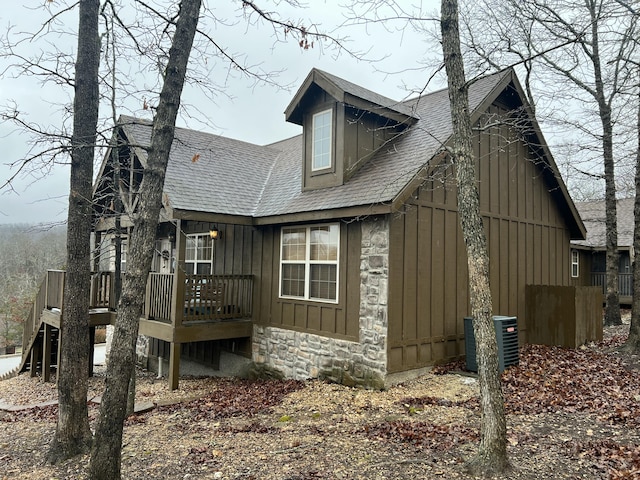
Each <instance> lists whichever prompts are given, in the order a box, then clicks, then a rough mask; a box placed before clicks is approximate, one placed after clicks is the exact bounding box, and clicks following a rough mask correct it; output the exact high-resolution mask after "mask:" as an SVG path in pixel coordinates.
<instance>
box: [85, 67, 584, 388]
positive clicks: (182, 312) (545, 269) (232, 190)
mask: <svg viewBox="0 0 640 480" xmlns="http://www.w3.org/2000/svg"><path fill="white" fill-rule="evenodd" d="M469 100H470V108H471V112H472V120H473V124H474V126H475V131H476V134H475V138H474V142H473V144H474V148H475V151H474V154H475V157H476V159H477V162H478V171H477V173H478V185H479V193H480V208H481V211H482V214H483V217H484V222H485V230H486V233H487V239H488V247H489V254H490V262H491V264H490V275H491V288H492V292H493V299H494V303H493V304H494V312H495V313H496V314H500V315H511V316H517V317H518V329H519V334H520V338H521V340H522V341H524V340H525V339H526V335H527V325H528V322H529V319H528V318H527V312H526V310H525V303H526V302H525V286H527V285H550V286H555V285H558V286H570V285H571V258H570V252H571V249H570V241H571V240H584V238H585V229H584V225H583V224H582V221H581V220H580V217H579V215H578V213H577V211H576V208H575V206H574V204H573V202H572V201H571V199H570V197H569V195H568V193H567V189H566V187H565V185H564V183H563V182H562V180H561V177H560V174H559V173H558V169H557V167H556V164H555V162H554V160H553V158H552V156H551V154H550V152H549V151H548V149H547V147H546V143H545V141H544V139H543V138H542V134H541V132H540V130H539V127H538V125H537V123H536V121H535V119H534V118H532V117H531V114H530V110H529V108H528V107H527V103H526V100H525V96H524V93H523V91H522V88H521V86H520V84H519V83H518V80H517V78H516V76H515V74H514V73H513V72H512V71H511V70H507V71H505V72H501V73H499V74H495V75H490V76H487V77H484V78H480V79H477V80H476V81H474V82H472V83H471V85H470V90H469ZM247 114H249V113H247ZM285 116H286V120H287V121H289V122H293V123H295V124H297V125H300V126H301V127H302V134H301V135H299V136H296V137H293V138H290V139H287V140H283V141H281V142H278V143H274V144H271V145H267V146H258V145H253V144H249V143H245V142H241V141H237V140H232V139H229V138H224V137H220V136H216V135H211V134H207V133H202V132H196V131H191V130H186V129H181V128H178V129H176V136H175V140H174V142H173V147H172V151H171V157H170V161H169V166H168V168H167V173H166V182H165V187H164V197H163V210H162V214H161V218H160V222H161V223H160V225H159V227H158V235H157V241H156V244H155V245H153V246H150V247H152V248H154V249H155V251H156V258H155V261H154V271H155V273H152V274H151V276H150V278H149V282H148V289H147V291H148V295H147V299H146V305H145V311H144V314H143V318H142V319H141V323H140V333H141V334H142V335H144V336H145V337H143V338H146V339H147V340H148V343H146V344H144V345H143V347H144V349H143V353H145V352H146V353H150V354H151V355H154V356H162V357H164V358H167V357H168V358H170V371H169V376H170V383H171V385H172V386H174V387H175V386H176V385H177V382H178V371H179V359H180V354H181V352H182V354H183V355H186V356H189V357H191V358H195V359H198V360H200V361H203V362H207V363H212V364H214V365H216V364H217V362H218V360H219V355H220V351H221V350H228V351H233V352H235V353H239V354H242V355H245V356H247V357H250V358H251V359H252V360H253V361H254V362H255V363H256V364H257V365H263V366H265V367H268V368H271V369H276V370H279V371H280V372H281V373H282V374H284V375H285V376H287V377H292V378H300V379H302V378H309V377H328V378H331V379H334V380H336V381H340V382H344V383H347V384H367V385H374V386H380V385H382V383H384V382H385V381H387V380H388V376H389V374H393V373H397V372H405V371H409V370H413V369H419V368H421V367H427V366H430V365H433V364H435V363H439V362H444V361H447V360H450V359H454V358H459V357H461V356H463V355H464V353H465V347H464V322H463V319H464V317H465V316H468V315H469V313H470V311H469V294H468V282H467V260H466V251H465V246H464V242H463V239H462V234H461V231H460V227H459V225H458V213H457V205H456V187H455V178H454V176H453V167H452V165H451V162H450V158H449V155H448V153H447V152H448V151H447V148H448V147H449V146H450V144H451V137H452V126H451V119H450V110H449V97H448V92H447V91H446V90H442V91H438V92H435V93H432V94H429V95H425V96H423V97H420V98H416V99H413V100H409V101H406V102H395V101H393V100H391V99H388V98H385V97H382V96H380V95H378V94H376V93H374V92H371V91H369V90H366V89H364V88H362V87H360V86H358V85H355V84H353V83H350V82H347V81H345V80H343V79H340V78H338V77H335V76H333V75H330V74H328V73H325V72H322V71H320V70H315V69H314V70H312V71H311V73H310V74H309V76H308V77H307V78H306V80H305V81H304V83H303V84H302V86H301V87H300V89H299V90H298V92H297V93H296V95H295V96H294V98H293V100H292V102H291V104H290V105H289V106H288V107H287V109H286V111H285ZM150 134H151V124H150V123H149V122H147V121H143V120H137V119H134V118H130V117H121V119H120V122H119V125H118V127H117V128H116V129H115V132H114V138H113V145H114V147H113V149H112V151H111V152H109V153H108V154H107V155H106V156H105V160H104V162H103V165H102V167H101V169H100V174H99V177H98V181H97V183H96V187H95V200H96V204H97V206H96V223H95V242H96V244H95V245H96V248H95V251H96V252H102V253H103V254H108V252H109V251H110V249H111V250H112V246H111V245H112V241H111V240H112V238H113V229H114V226H115V217H116V216H117V215H120V213H119V212H116V211H114V206H115V203H114V202H113V192H114V184H115V185H118V189H119V190H120V191H121V192H124V194H125V200H126V202H127V208H130V209H135V205H136V199H137V195H138V194H139V192H138V188H139V185H140V181H141V178H142V175H141V173H142V169H143V168H144V165H145V164H146V151H145V149H144V146H146V145H148V144H149V141H150ZM116 151H117V153H118V155H113V154H112V152H116ZM116 158H117V159H118V162H119V166H118V165H116V163H115V161H114V159H116ZM142 193H143V192H142ZM121 219H122V224H123V225H124V226H125V227H128V226H129V225H130V222H129V220H128V218H127V216H126V215H121ZM102 264H103V265H104V264H111V265H112V264H113V261H112V260H109V261H103V263H102ZM100 265H101V261H100V259H99V258H98V259H96V264H95V269H96V271H97V270H99V267H100ZM112 283H113V279H112V274H109V273H97V274H96V275H95V276H94V282H93V292H94V297H93V298H94V300H93V301H92V307H108V308H109V309H110V310H111V311H113V309H114V308H115V305H114V303H113V300H112V293H111V285H112ZM181 285H185V288H179V286H181ZM96 315H97V314H96ZM110 315H111V316H113V313H111V314H110ZM105 318H106V317H105Z"/></svg>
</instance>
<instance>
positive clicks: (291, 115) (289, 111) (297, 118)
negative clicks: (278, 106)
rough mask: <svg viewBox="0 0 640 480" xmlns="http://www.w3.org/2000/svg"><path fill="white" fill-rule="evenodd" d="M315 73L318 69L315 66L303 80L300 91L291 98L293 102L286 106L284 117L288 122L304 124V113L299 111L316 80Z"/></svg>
mask: <svg viewBox="0 0 640 480" xmlns="http://www.w3.org/2000/svg"><path fill="white" fill-rule="evenodd" d="M315 73H316V69H315V68H313V69H312V70H311V71H310V72H309V74H308V75H307V78H305V79H304V82H302V85H300V88H298V91H297V92H296V94H295V95H294V96H293V98H292V99H291V102H289V105H288V106H287V108H285V110H284V118H285V120H286V121H287V122H291V123H295V124H296V125H302V114H301V113H300V112H299V109H300V103H301V102H302V99H303V98H304V96H305V94H306V93H307V90H309V87H310V86H311V84H312V83H313V82H314V77H315Z"/></svg>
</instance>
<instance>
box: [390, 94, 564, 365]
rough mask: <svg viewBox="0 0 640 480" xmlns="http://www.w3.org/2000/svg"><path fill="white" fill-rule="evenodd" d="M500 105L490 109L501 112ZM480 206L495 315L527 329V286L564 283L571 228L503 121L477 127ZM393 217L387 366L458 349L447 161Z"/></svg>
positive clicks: (456, 266) (461, 270) (463, 267)
mask: <svg viewBox="0 0 640 480" xmlns="http://www.w3.org/2000/svg"><path fill="white" fill-rule="evenodd" d="M503 112H504V110H503V109H502V108H501V107H498V106H495V105H494V106H492V107H491V108H490V111H489V113H490V114H500V113H503ZM474 155H475V157H476V159H477V162H478V169H477V172H478V185H479V193H480V208H481V212H482V215H483V221H484V228H485V232H486V235H487V242H488V248H489V256H490V282H491V290H492V293H493V311H494V314H496V315H510V316H517V317H518V328H519V333H520V340H521V342H522V341H524V339H525V337H526V325H527V323H526V318H525V285H539V284H542V285H569V284H570V246H569V239H570V232H569V227H568V226H567V223H566V221H565V217H564V216H563V214H562V212H561V211H560V210H559V209H558V207H557V206H556V202H555V200H554V192H553V190H552V189H551V188H550V187H549V185H548V182H547V181H546V179H545V174H544V173H543V172H542V171H541V166H540V161H539V160H537V159H536V158H535V154H534V153H532V152H531V150H530V149H529V148H528V147H527V145H526V144H525V143H524V142H523V141H521V140H519V139H517V138H515V136H514V135H513V134H512V133H511V132H510V130H509V127H508V126H506V125H502V126H496V127H492V128H491V129H490V130H485V131H484V132H482V133H479V134H477V135H476V140H475V152H474ZM430 175H431V176H430V178H429V179H428V180H426V181H425V182H424V183H423V184H422V186H421V187H420V188H419V189H418V190H417V191H416V192H415V194H414V195H413V196H412V197H411V198H410V199H409V200H408V201H407V202H406V204H405V206H404V207H403V211H402V212H401V213H400V214H397V215H393V216H392V218H391V233H390V253H389V255H390V258H389V341H388V354H389V357H388V371H389V373H393V372H398V371H403V370H408V369H412V368H419V367H424V366H429V365H433V364H434V363H439V362H442V361H446V360H448V359H453V358H456V357H459V356H461V355H464V353H465V351H464V324H463V319H464V317H465V316H469V314H470V308H469V295H468V280H467V264H466V262H467V260H466V251H465V246H464V241H463V238H462V232H461V230H460V227H459V222H458V211H457V204H456V189H455V178H454V174H453V169H452V168H451V167H450V166H448V167H447V166H446V165H445V166H443V165H441V166H440V167H439V168H438V167H436V166H434V167H433V168H432V170H431V172H430Z"/></svg>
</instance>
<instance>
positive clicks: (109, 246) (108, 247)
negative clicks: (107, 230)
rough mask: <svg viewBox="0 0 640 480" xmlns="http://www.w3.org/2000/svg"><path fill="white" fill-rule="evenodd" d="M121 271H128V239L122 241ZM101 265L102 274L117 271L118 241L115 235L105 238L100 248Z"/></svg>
mask: <svg viewBox="0 0 640 480" xmlns="http://www.w3.org/2000/svg"><path fill="white" fill-rule="evenodd" d="M120 242H121V243H120V271H121V272H126V271H127V238H126V237H124V236H123V237H121V240H120ZM99 249H100V250H99V253H98V255H99V260H98V262H99V265H98V268H99V269H100V271H101V272H115V270H116V239H115V236H113V235H107V236H105V237H104V238H103V239H102V241H101V242H100V246H99Z"/></svg>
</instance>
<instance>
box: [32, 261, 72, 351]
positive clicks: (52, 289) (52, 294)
mask: <svg viewBox="0 0 640 480" xmlns="http://www.w3.org/2000/svg"><path fill="white" fill-rule="evenodd" d="M64 274H65V272H64V271H62V270H49V271H48V272H47V273H46V275H45V277H44V279H43V280H42V283H41V284H40V288H39V289H38V293H37V294H36V299H35V300H34V302H33V304H32V305H31V310H29V316H28V317H27V318H26V319H25V322H24V327H23V333H22V351H23V352H25V351H26V350H27V349H28V348H29V344H30V343H31V340H32V338H33V337H34V336H35V335H36V334H37V333H38V330H39V329H40V315H41V314H42V311H43V310H44V309H45V308H60V309H61V308H62V294H63V292H64Z"/></svg>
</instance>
